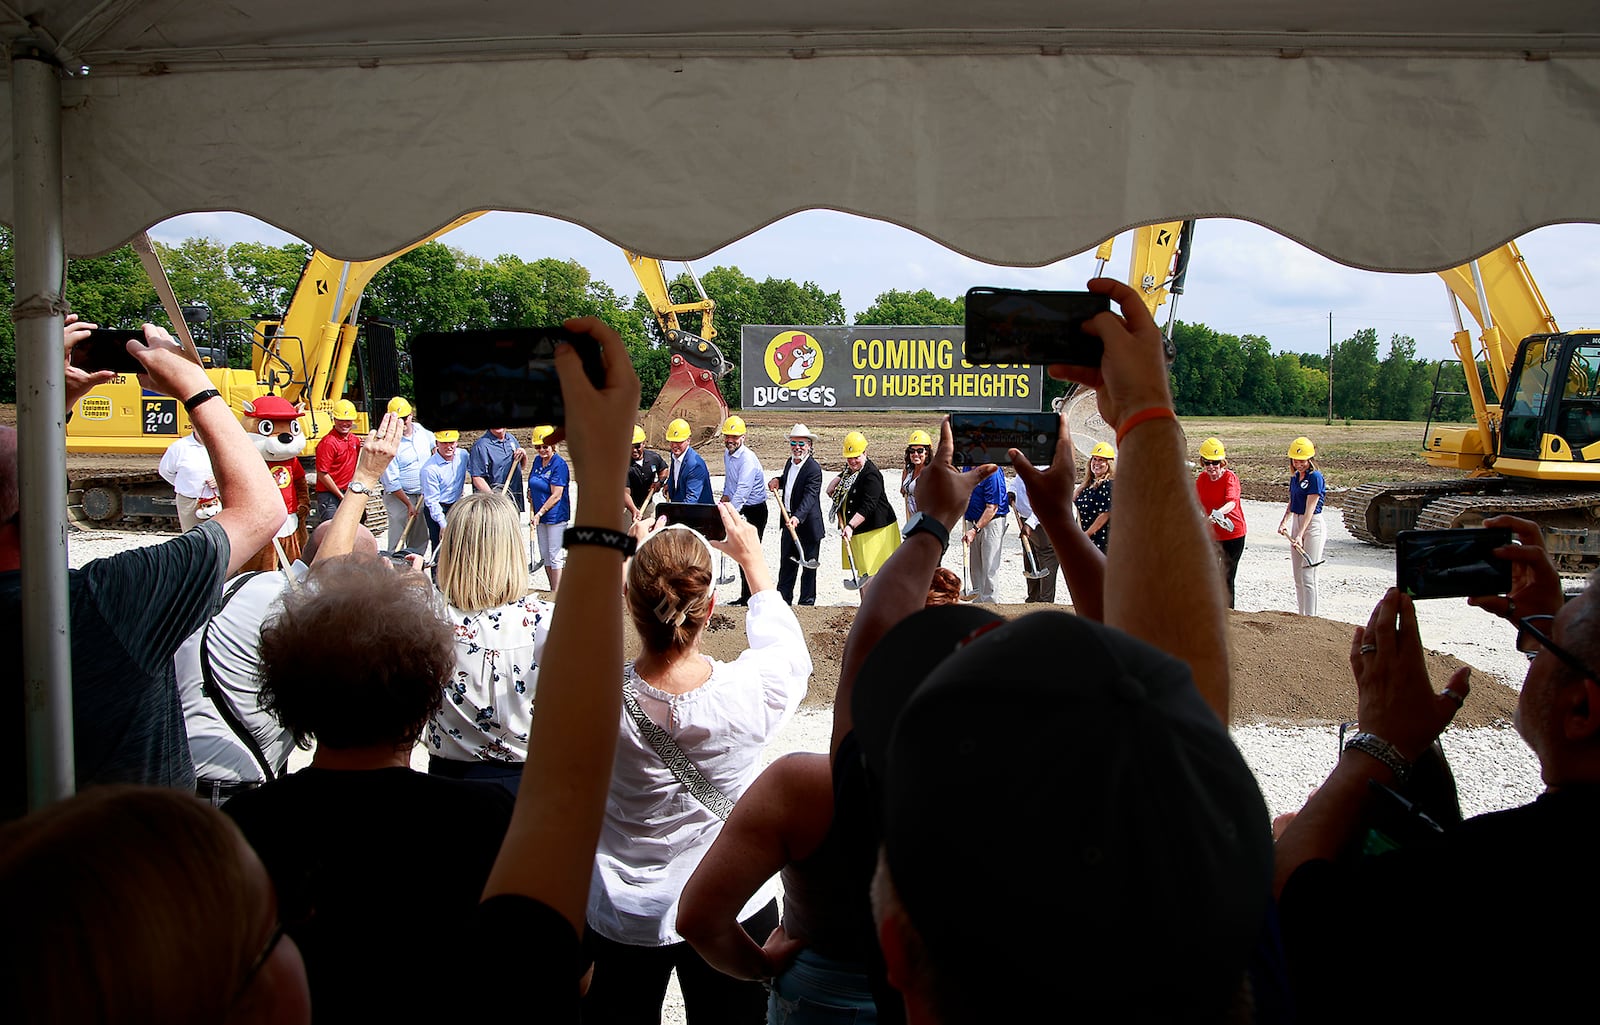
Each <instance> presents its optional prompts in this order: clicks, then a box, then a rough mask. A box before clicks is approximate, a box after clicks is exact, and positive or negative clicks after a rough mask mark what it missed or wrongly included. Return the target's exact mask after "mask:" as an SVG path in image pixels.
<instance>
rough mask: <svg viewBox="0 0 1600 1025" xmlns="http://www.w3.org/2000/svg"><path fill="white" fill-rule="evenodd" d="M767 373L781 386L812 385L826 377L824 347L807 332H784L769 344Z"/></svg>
mask: <svg viewBox="0 0 1600 1025" xmlns="http://www.w3.org/2000/svg"><path fill="white" fill-rule="evenodd" d="M766 365H767V376H768V377H770V378H772V383H773V384H775V385H777V386H778V387H780V388H787V389H789V390H790V391H795V390H798V389H801V388H809V387H811V386H812V385H813V384H815V383H816V382H817V378H819V377H821V376H822V346H820V345H818V344H817V340H816V339H815V338H812V337H811V336H810V335H808V334H806V333H805V332H804V331H784V332H781V333H780V334H778V335H776V336H775V337H774V338H773V339H772V341H770V342H768V343H767V359H766Z"/></svg>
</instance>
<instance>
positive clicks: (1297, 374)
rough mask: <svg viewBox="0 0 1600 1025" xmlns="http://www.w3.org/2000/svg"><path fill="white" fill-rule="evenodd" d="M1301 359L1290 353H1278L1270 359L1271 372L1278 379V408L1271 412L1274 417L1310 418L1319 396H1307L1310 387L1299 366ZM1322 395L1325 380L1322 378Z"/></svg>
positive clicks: (1325, 385) (1304, 369) (1303, 370)
mask: <svg viewBox="0 0 1600 1025" xmlns="http://www.w3.org/2000/svg"><path fill="white" fill-rule="evenodd" d="M1300 360H1301V357H1300V356H1298V355H1296V354H1295V353H1292V352H1280V353H1278V355H1276V356H1274V357H1273V358H1272V371H1273V374H1274V375H1275V376H1276V377H1277V379H1278V406H1277V408H1276V409H1274V410H1272V413H1273V414H1274V415H1276V416H1310V415H1312V413H1313V411H1314V410H1313V408H1312V407H1313V406H1314V404H1315V401H1316V399H1317V398H1318V397H1319V396H1316V395H1307V393H1306V389H1307V388H1308V387H1310V385H1309V384H1308V383H1307V381H1306V374H1305V371H1306V369H1307V368H1305V367H1303V366H1301V363H1300ZM1323 387H1324V394H1325V393H1326V387H1327V378H1326V377H1324V378H1323Z"/></svg>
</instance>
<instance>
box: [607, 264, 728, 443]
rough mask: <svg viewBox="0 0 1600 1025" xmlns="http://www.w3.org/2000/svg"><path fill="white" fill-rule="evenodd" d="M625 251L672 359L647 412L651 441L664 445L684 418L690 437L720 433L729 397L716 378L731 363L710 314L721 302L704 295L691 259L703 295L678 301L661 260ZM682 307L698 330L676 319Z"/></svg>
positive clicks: (699, 439)
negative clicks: (693, 316) (676, 422)
mask: <svg viewBox="0 0 1600 1025" xmlns="http://www.w3.org/2000/svg"><path fill="white" fill-rule="evenodd" d="M627 257H628V266H629V267H631V268H633V276H634V277H636V278H638V279H639V287H640V288H642V289H643V290H644V294H645V297H646V298H647V299H649V300H650V306H651V308H652V309H653V310H655V314H656V323H657V324H659V325H660V326H661V334H662V337H663V338H665V339H666V342H667V350H668V358H669V360H670V364H669V366H668V368H667V380H666V383H665V384H663V385H662V386H661V392H660V393H659V394H658V395H657V396H656V400H655V402H653V403H652V404H651V405H650V408H649V409H648V410H647V411H646V412H645V415H644V430H645V435H646V437H647V438H648V443H649V444H650V445H651V446H652V447H655V448H662V447H664V446H665V445H666V438H667V425H668V424H669V423H671V422H672V421H673V420H677V419H680V418H681V419H684V420H687V421H689V427H690V429H691V431H692V432H693V433H691V435H690V439H691V443H692V444H694V445H696V446H699V445H702V444H705V443H706V442H708V441H711V440H712V439H714V438H716V437H717V436H718V433H719V432H720V430H721V429H722V421H723V420H724V419H725V418H726V417H727V415H728V403H727V401H726V400H725V399H724V398H723V397H722V389H721V388H720V387H719V386H718V383H717V382H718V379H719V378H721V377H723V376H724V375H725V374H727V372H728V370H729V369H730V365H729V363H728V360H727V358H726V357H725V356H723V354H722V349H721V348H720V347H719V346H718V345H717V344H716V342H715V341H714V339H715V338H716V337H717V328H716V325H715V324H713V323H712V319H711V317H712V312H713V311H714V310H715V309H716V308H717V304H716V303H715V302H714V301H713V300H712V299H711V297H710V296H708V295H706V290H705V287H704V286H702V285H701V284H700V279H699V278H698V277H696V276H695V273H694V270H693V268H690V267H689V265H688V264H687V263H686V264H684V267H685V269H687V270H688V271H689V278H690V280H692V281H693V282H694V287H695V290H696V291H698V292H699V293H700V298H699V300H698V301H695V302H687V303H678V302H673V300H672V296H671V294H670V292H669V290H668V288H667V279H666V274H665V273H664V272H663V271H662V269H661V261H660V260H657V259H654V258H653V257H649V256H640V255H639V254H638V253H627ZM680 313H698V314H699V315H700V333H699V334H698V335H697V334H694V333H693V332H691V331H687V330H685V329H684V328H683V326H682V325H681V324H680V323H679V321H678V315H679V314H680Z"/></svg>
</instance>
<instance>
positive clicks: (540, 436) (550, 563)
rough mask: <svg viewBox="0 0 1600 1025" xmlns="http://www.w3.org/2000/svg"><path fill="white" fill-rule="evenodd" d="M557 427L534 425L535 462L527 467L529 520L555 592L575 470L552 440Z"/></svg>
mask: <svg viewBox="0 0 1600 1025" xmlns="http://www.w3.org/2000/svg"><path fill="white" fill-rule="evenodd" d="M555 431H556V429H555V428H554V427H535V428H534V429H533V451H534V456H533V465H532V466H530V467H528V508H529V509H530V510H531V512H530V513H529V514H528V520H529V522H531V523H532V524H533V535H534V537H535V538H537V539H538V542H539V558H540V559H542V560H543V561H544V573H545V576H546V577H548V578H549V579H550V593H551V594H552V595H553V594H555V592H556V588H558V587H560V586H561V567H562V566H564V565H565V564H566V557H565V554H564V551H563V548H562V544H563V539H564V538H565V535H566V533H567V522H568V521H569V520H571V519H572V502H571V500H570V499H569V498H568V497H567V489H568V488H569V487H570V486H571V484H572V474H571V473H570V472H569V471H568V470H567V461H566V460H565V459H562V458H561V457H560V456H558V455H556V447H555V446H554V445H552V444H551V443H550V435H552V434H554V433H555ZM529 568H530V569H531V568H532V567H531V566H530V567H529Z"/></svg>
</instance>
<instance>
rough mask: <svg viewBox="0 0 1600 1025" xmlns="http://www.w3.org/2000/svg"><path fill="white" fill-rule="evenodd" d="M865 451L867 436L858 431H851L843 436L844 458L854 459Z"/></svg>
mask: <svg viewBox="0 0 1600 1025" xmlns="http://www.w3.org/2000/svg"><path fill="white" fill-rule="evenodd" d="M866 451H867V436H866V435H865V434H862V433H861V432H860V431H851V432H850V433H849V434H846V435H845V436H844V457H845V458H846V459H854V458H855V457H856V456H859V455H863V454H865V453H866Z"/></svg>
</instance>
